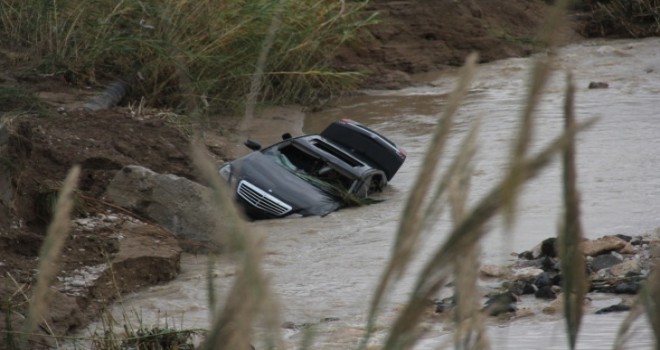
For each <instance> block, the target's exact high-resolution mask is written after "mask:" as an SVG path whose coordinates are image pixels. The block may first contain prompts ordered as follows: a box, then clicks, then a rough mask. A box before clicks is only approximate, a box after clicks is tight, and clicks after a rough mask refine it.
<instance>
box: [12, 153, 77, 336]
mask: <svg viewBox="0 0 660 350" xmlns="http://www.w3.org/2000/svg"><path fill="white" fill-rule="evenodd" d="M79 175H80V166H74V167H73V168H71V170H70V171H69V173H68V174H67V176H66V179H65V180H64V182H63V184H62V188H61V189H60V191H59V194H58V198H57V206H56V207H55V213H54V216H53V220H52V222H51V224H50V225H49V227H48V231H47V233H46V239H45V240H44V243H43V245H42V246H41V249H40V252H39V267H38V271H39V273H38V276H37V282H36V287H35V289H34V292H33V296H32V298H31V301H30V306H29V308H28V316H27V318H26V320H25V322H24V324H23V328H22V336H21V340H20V344H21V348H22V349H25V348H26V346H27V342H28V338H29V335H30V334H32V332H33V331H34V329H35V327H36V326H37V324H38V322H39V321H40V320H44V319H46V317H47V314H48V312H47V310H48V305H49V294H50V285H51V283H52V282H53V280H54V278H55V275H56V274H57V271H58V267H59V264H58V261H59V258H60V255H61V253H62V248H63V247H64V242H65V240H66V238H67V236H68V235H69V231H70V229H71V220H70V218H71V211H72V210H73V205H74V198H73V196H74V190H75V189H76V184H77V182H78V177H79Z"/></svg>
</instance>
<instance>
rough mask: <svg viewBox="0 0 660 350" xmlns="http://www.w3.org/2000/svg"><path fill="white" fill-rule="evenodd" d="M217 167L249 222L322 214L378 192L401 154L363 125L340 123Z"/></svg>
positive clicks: (285, 139) (400, 160)
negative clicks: (320, 131)
mask: <svg viewBox="0 0 660 350" xmlns="http://www.w3.org/2000/svg"><path fill="white" fill-rule="evenodd" d="M246 145H248V146H249V147H251V148H253V149H254V150H255V152H252V153H250V154H248V155H246V156H244V157H241V158H239V159H236V160H234V161H232V162H229V163H227V164H225V165H223V166H222V167H220V170H219V173H220V175H221V176H222V177H223V178H224V179H225V180H227V182H228V183H229V184H230V185H231V187H232V189H233V191H234V192H235V197H236V200H237V202H238V203H239V204H240V205H241V207H243V208H244V210H245V213H246V215H247V216H248V217H249V218H251V219H270V218H279V217H285V216H289V215H292V214H298V215H302V216H310V215H321V216H323V215H326V214H328V213H330V212H332V211H335V210H337V209H339V208H341V207H345V206H350V205H355V204H359V203H365V202H368V201H369V195H370V194H372V193H374V192H378V191H381V190H382V188H383V187H385V186H386V185H387V182H388V181H389V180H390V179H391V178H392V177H393V176H394V174H395V173H396V172H397V170H398V169H399V168H400V167H401V165H402V164H403V161H404V160H405V158H406V153H405V152H404V151H403V150H402V149H401V148H400V147H398V146H397V145H396V144H395V143H393V142H392V141H390V140H388V139H387V138H385V137H384V136H382V135H380V134H378V133H376V132H374V131H373V130H371V129H369V128H367V127H366V126H364V125H362V124H359V123H357V122H354V121H352V120H348V119H342V120H340V121H337V122H335V123H333V124H331V125H330V126H328V127H327V128H326V129H325V130H324V131H323V132H322V133H321V134H319V135H306V136H300V137H296V138H292V137H290V136H288V135H285V136H283V141H282V142H280V143H277V144H274V145H272V146H270V147H268V148H265V149H261V148H260V146H259V145H258V144H256V143H255V142H252V141H248V142H247V143H246Z"/></svg>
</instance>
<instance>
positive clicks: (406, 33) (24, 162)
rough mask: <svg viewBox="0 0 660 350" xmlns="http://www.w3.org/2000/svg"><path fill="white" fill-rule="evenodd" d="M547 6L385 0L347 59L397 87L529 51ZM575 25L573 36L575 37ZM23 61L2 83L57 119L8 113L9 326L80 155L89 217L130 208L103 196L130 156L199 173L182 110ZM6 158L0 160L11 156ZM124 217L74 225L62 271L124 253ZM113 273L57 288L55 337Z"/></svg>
mask: <svg viewBox="0 0 660 350" xmlns="http://www.w3.org/2000/svg"><path fill="white" fill-rule="evenodd" d="M544 4H545V2H544V1H542V0H534V1H530V0H510V1H491V0H468V1H374V2H372V4H371V5H370V8H369V10H370V11H378V12H379V13H380V18H381V22H380V24H378V25H376V26H375V27H374V28H373V29H372V31H371V32H370V34H369V35H370V36H371V38H372V40H371V41H369V42H368V44H363V45H361V46H359V47H349V48H345V49H342V50H341V52H340V53H339V54H338V55H337V58H336V62H337V66H338V67H341V68H348V69H359V70H364V71H368V72H370V73H371V78H370V79H369V80H368V81H367V85H368V86H369V87H375V88H396V87H400V86H402V85H404V84H407V83H409V82H410V75H412V74H416V73H422V72H427V71H433V70H439V69H443V68H445V67H448V66H457V65H461V64H462V62H463V60H464V58H465V56H466V55H467V54H468V53H470V52H472V51H477V52H479V54H480V58H481V61H482V62H485V61H491V60H494V59H500V58H505V57H511V56H525V55H529V54H530V53H532V52H533V51H534V49H535V46H534V40H533V39H534V38H535V36H536V33H537V30H538V28H539V26H540V24H541V23H542V20H543V18H544V11H545V5H544ZM570 34H572V33H567V35H566V38H571V37H572V35H570ZM0 53H2V52H0ZM10 63H11V64H12V65H10ZM13 64H14V62H10V60H9V59H7V57H5V58H4V61H3V56H2V55H0V67H4V68H2V71H0V84H1V85H3V86H21V87H27V88H28V89H30V90H32V91H35V92H36V93H37V94H38V96H39V97H40V98H41V99H42V100H43V101H44V103H45V106H46V109H47V110H48V111H49V112H48V113H47V114H48V116H47V117H33V116H15V113H14V114H13V115H14V117H12V118H11V119H10V120H9V121H8V125H9V129H11V130H13V131H14V133H12V135H11V137H10V139H9V141H8V143H7V145H8V147H7V148H8V149H7V152H8V154H7V157H8V159H7V160H6V161H7V163H8V164H10V166H8V167H7V169H10V170H6V169H4V168H3V167H2V164H4V163H0V187H2V182H3V181H6V180H3V176H5V174H10V175H11V176H10V180H9V181H10V182H11V188H12V190H13V195H14V196H13V199H12V202H13V204H12V208H11V209H7V208H3V206H2V204H3V203H2V200H3V194H2V193H0V286H1V287H0V305H2V307H0V319H1V320H0V329H6V325H3V323H4V321H5V319H6V318H5V316H4V315H2V314H3V312H7V310H8V307H9V306H10V307H11V310H12V315H13V316H12V319H14V320H15V321H16V323H17V324H20V321H21V319H22V316H21V315H22V314H23V313H24V311H25V307H26V305H27V303H26V302H25V299H24V296H23V293H25V295H29V290H30V287H31V286H32V285H33V283H34V281H35V269H36V267H37V263H38V262H37V259H36V257H37V256H38V251H39V247H40V245H41V243H42V241H43V237H44V234H45V230H46V227H47V224H48V218H49V217H50V214H51V213H50V208H51V206H50V203H52V202H51V201H50V200H51V199H52V198H54V197H53V194H54V193H55V192H56V190H57V189H58V188H59V184H60V182H61V181H62V180H63V179H64V178H65V176H66V173H67V171H68V170H69V169H70V168H71V167H72V166H73V165H74V164H80V165H81V167H82V175H81V177H80V182H79V188H80V191H79V194H80V196H79V198H80V203H79V205H78V207H77V212H76V217H79V218H82V217H99V215H101V214H102V215H106V216H107V215H117V214H122V215H130V213H123V211H122V210H121V209H119V208H116V207H114V206H112V205H111V204H110V203H106V202H104V200H103V192H104V189H105V187H106V185H107V184H108V182H109V180H110V179H111V178H112V177H113V175H114V173H115V172H116V171H117V170H119V169H121V168H122V167H123V166H125V165H131V164H138V165H143V166H145V167H148V168H150V169H152V170H154V171H156V172H160V173H172V174H176V175H180V176H184V177H187V178H190V179H195V174H194V171H193V169H192V166H191V163H190V160H189V158H188V147H189V145H188V141H189V139H188V137H187V132H186V128H184V127H182V126H178V125H180V124H178V123H177V122H179V121H180V120H179V119H178V118H177V117H176V116H175V115H173V114H171V113H166V112H163V111H157V110H149V111H144V110H140V109H139V108H138V107H137V106H136V107H134V108H128V107H117V108H113V109H110V110H102V111H97V112H84V111H82V110H80V106H81V105H82V103H84V102H85V101H87V100H89V98H90V97H91V95H92V93H91V92H90V91H89V90H86V89H82V88H77V87H72V86H68V85H66V84H65V83H64V80H63V79H59V78H58V77H43V76H38V75H35V74H31V73H30V74H25V73H18V72H19V71H20V70H19V69H18V68H19V67H18V66H16V65H13ZM2 108H3V106H0V111H2ZM7 115H12V113H8V114H7ZM221 120H222V122H221V123H223V124H222V125H220V126H216V127H213V128H210V129H207V131H209V134H214V135H212V136H219V137H213V138H209V139H208V140H207V147H208V150H209V153H210V154H211V155H213V156H214V157H215V158H216V159H218V160H221V159H225V158H228V157H229V156H228V154H230V153H229V152H230V151H229V146H228V141H227V140H226V138H223V137H222V136H223V135H225V136H226V135H231V133H232V131H233V130H235V125H236V123H234V122H233V121H232V119H229V118H225V119H221ZM0 141H2V135H0ZM1 146H2V144H1V143H0V149H1ZM2 157H4V155H0V161H5V159H3V158H2ZM0 192H1V191H0ZM127 217H128V216H127ZM125 220H128V221H130V220H134V219H130V220H129V219H125ZM116 225H119V223H116V222H113V223H111V224H108V225H102V226H100V227H94V228H91V229H90V228H87V229H84V228H81V227H77V228H76V227H75V225H74V233H73V234H72V235H71V237H70V238H69V240H68V241H67V244H66V247H65V253H64V257H63V258H62V267H61V271H60V273H59V276H60V277H65V276H71V275H72V274H73V272H74V271H75V270H76V269H79V268H81V267H83V266H96V265H99V264H103V263H104V262H108V261H113V262H117V261H120V262H121V259H120V257H118V256H117V255H118V254H119V253H118V252H120V245H121V244H122V243H121V241H120V240H118V238H117V230H118V228H117V226H116ZM145 230H146V231H148V232H143V231H145ZM126 232H129V233H128V234H131V235H134V236H135V237H139V239H136V240H134V241H133V242H134V244H138V245H139V244H140V243H139V242H148V243H146V244H145V246H147V247H148V246H149V245H152V244H153V242H154V239H153V237H160V238H159V239H158V245H159V246H161V247H162V246H164V247H169V248H168V249H171V250H172V251H176V250H177V249H178V247H176V242H175V241H173V240H171V239H167V238H166V237H168V235H167V234H166V233H165V232H164V231H163V230H162V229H159V228H158V227H156V226H154V225H150V224H149V223H143V224H141V226H139V228H137V229H133V230H132V231H131V230H128V231H125V232H124V236H125V235H126V234H127V233H126ZM133 249H136V248H135V246H134V247H133ZM138 250H139V248H138ZM160 254H161V253H158V252H157V253H154V256H157V257H159V256H161V255H160ZM175 255H176V254H175ZM175 255H174V259H175V260H174V261H176V256H175ZM129 265H130V266H129ZM161 265H162V264H160V263H159V260H157V259H156V260H154V258H153V257H152V259H150V260H145V261H133V262H132V263H131V264H126V263H124V265H121V264H119V263H118V265H116V266H115V267H116V268H117V270H116V271H115V273H116V274H119V276H118V277H117V278H116V279H118V280H121V281H123V282H121V283H119V284H120V288H119V289H120V290H121V292H126V291H130V290H135V289H137V288H140V287H141V286H144V285H146V284H152V283H159V282H163V281H166V280H168V279H171V278H173V277H174V275H175V273H173V272H172V271H174V272H176V270H177V268H178V266H172V268H171V269H168V270H167V271H162V269H161ZM121 266H123V268H120V267H121ZM104 278H106V280H103V279H101V281H102V282H103V283H96V284H95V288H94V289H89V290H88V291H87V292H86V294H83V295H73V296H72V295H66V294H63V293H60V292H54V293H55V294H56V296H55V298H56V300H57V302H56V303H54V304H53V305H54V306H53V307H52V310H51V311H52V313H51V318H50V319H49V320H50V323H49V327H51V329H52V331H53V332H54V333H55V334H58V335H62V334H65V333H66V332H68V331H70V330H72V329H75V328H76V327H79V326H81V325H83V324H85V323H86V322H87V320H88V319H89V317H90V316H97V315H98V314H97V311H98V310H99V309H100V308H101V307H102V306H103V305H104V304H105V303H108V302H109V301H111V300H112V299H113V297H114V296H116V289H117V283H116V282H115V283H109V282H108V281H107V280H108V279H110V277H104ZM106 282H107V283H106ZM58 283H60V285H61V283H62V282H61V281H60V282H58ZM8 304H9V305H8ZM42 331H44V330H43V328H42ZM44 332H45V331H44ZM3 338H4V336H3ZM0 344H2V345H0V348H3V346H5V342H4V339H3V340H0Z"/></svg>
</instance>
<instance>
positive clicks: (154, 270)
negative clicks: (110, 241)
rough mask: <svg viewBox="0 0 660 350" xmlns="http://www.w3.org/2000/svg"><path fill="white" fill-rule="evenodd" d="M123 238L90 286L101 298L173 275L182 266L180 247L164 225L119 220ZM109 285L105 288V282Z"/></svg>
mask: <svg viewBox="0 0 660 350" xmlns="http://www.w3.org/2000/svg"><path fill="white" fill-rule="evenodd" d="M121 232H122V238H121V239H120V240H119V248H118V251H117V253H116V254H115V255H114V258H113V259H112V261H111V262H110V268H107V269H105V270H104V271H103V272H102V273H100V275H99V277H98V278H97V279H96V280H95V281H94V283H93V285H92V286H91V287H90V293H91V294H92V295H93V296H94V297H96V298H101V299H107V298H113V297H114V296H116V295H114V294H108V293H117V292H121V293H126V292H132V291H134V290H136V289H138V288H141V287H145V286H148V285H154V284H159V283H163V282H167V281H171V280H172V279H174V278H175V277H176V276H177V275H178V274H179V271H180V269H181V248H180V247H179V244H178V242H177V240H176V239H175V238H174V237H173V236H172V235H171V234H170V233H169V232H167V231H165V230H164V229H162V228H160V227H158V226H154V225H150V224H147V223H143V222H139V221H138V222H130V221H128V222H124V223H122V224H121ZM109 285H110V286H112V288H108V286H109Z"/></svg>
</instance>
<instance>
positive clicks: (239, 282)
mask: <svg viewBox="0 0 660 350" xmlns="http://www.w3.org/2000/svg"><path fill="white" fill-rule="evenodd" d="M192 158H193V161H194V164H195V166H196V167H197V169H198V170H199V173H200V175H201V176H202V178H203V179H204V180H205V181H206V182H207V183H209V184H210V186H211V188H212V189H213V193H214V196H213V198H214V202H215V205H217V208H218V218H222V220H219V221H218V228H219V230H218V237H216V238H217V239H218V240H219V241H220V242H221V243H222V244H224V245H225V246H226V247H227V248H228V253H230V254H232V255H233V256H235V257H236V258H237V265H238V268H239V270H238V272H237V273H236V277H235V280H234V284H233V286H232V287H231V290H230V292H229V295H228V296H227V298H226V300H225V301H224V305H223V306H222V309H221V310H218V311H217V312H216V314H215V315H214V317H212V326H211V330H210V332H209V335H208V337H207V339H206V340H205V341H204V344H203V349H209V350H210V349H231V350H233V349H249V348H250V341H251V334H252V332H251V329H252V326H253V323H254V322H255V321H256V320H257V316H258V315H259V314H260V313H262V314H263V316H264V320H265V321H266V325H267V327H268V329H269V330H270V332H268V336H269V339H267V343H269V344H271V346H272V347H275V348H279V349H282V348H284V347H283V342H282V340H281V339H280V336H279V333H278V327H279V321H278V320H279V316H278V314H277V310H276V303H275V301H274V300H273V298H272V297H273V295H272V294H271V293H270V290H269V286H268V281H267V279H266V277H265V276H264V274H263V272H262V270H261V261H262V258H263V251H262V248H261V242H260V241H258V240H257V239H256V238H255V236H254V233H253V232H250V230H249V229H248V228H247V226H246V222H245V220H244V219H243V218H242V216H241V215H240V214H239V212H238V210H237V208H236V206H235V204H234V203H233V201H232V199H231V198H232V197H231V195H230V194H229V189H228V188H226V187H227V185H226V184H225V183H223V182H221V180H220V177H219V176H218V175H217V172H216V169H215V167H214V166H213V163H212V162H211V160H210V159H208V157H207V156H206V155H205V154H204V153H203V150H202V148H200V147H193V150H192ZM212 292H213V290H209V294H210V293H212Z"/></svg>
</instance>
